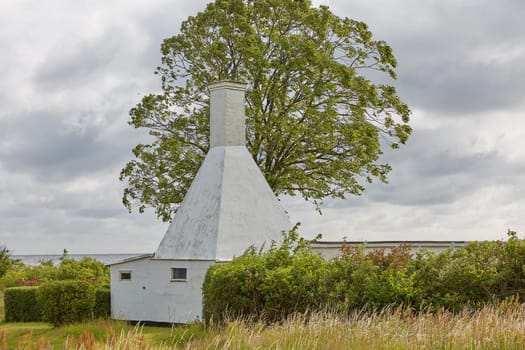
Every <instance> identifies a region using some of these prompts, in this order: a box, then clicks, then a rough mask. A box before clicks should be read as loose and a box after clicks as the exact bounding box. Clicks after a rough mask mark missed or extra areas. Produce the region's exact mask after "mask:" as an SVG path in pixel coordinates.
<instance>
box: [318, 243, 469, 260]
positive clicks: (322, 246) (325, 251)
mask: <svg viewBox="0 0 525 350" xmlns="http://www.w3.org/2000/svg"><path fill="white" fill-rule="evenodd" d="M401 243H406V244H408V245H409V246H410V251H411V252H412V254H415V253H416V252H417V251H421V250H427V251H429V252H433V253H440V252H442V251H444V250H447V249H449V248H453V249H455V248H460V247H463V246H464V245H465V244H467V243H469V242H463V241H442V242H440V241H435V242H429V241H426V242H425V241H419V242H418V241H410V242H408V241H407V242H401V241H400V242H316V243H312V244H311V246H312V250H313V251H314V252H316V253H318V254H319V255H321V256H322V257H323V258H325V259H333V258H335V257H338V256H340V255H341V249H342V246H343V244H346V245H352V246H357V247H361V246H363V245H364V246H365V253H368V252H370V251H372V250H374V249H385V252H389V251H390V249H391V248H393V247H397V246H399V245H400V244H401Z"/></svg>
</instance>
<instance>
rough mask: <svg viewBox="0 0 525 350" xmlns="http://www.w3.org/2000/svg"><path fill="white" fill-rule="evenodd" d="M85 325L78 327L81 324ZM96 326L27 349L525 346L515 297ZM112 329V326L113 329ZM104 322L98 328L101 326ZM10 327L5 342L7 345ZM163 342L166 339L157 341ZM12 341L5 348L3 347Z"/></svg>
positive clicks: (522, 312)
mask: <svg viewBox="0 0 525 350" xmlns="http://www.w3.org/2000/svg"><path fill="white" fill-rule="evenodd" d="M78 327H81V325H77V326H75V329H77V328H78ZM93 327H95V326H91V328H89V327H87V328H89V330H85V331H84V332H82V333H80V334H78V333H77V334H76V335H69V336H68V337H67V338H66V339H65V340H62V342H61V343H57V342H55V343H50V342H49V340H47V339H46V338H45V337H40V338H36V337H33V336H32V335H31V333H29V334H27V335H26V336H25V338H24V339H21V340H20V342H19V343H18V348H19V349H39V350H41V349H50V348H51V347H53V348H55V349H66V350H70V349H79V350H80V349H86V350H99V349H104V350H105V349H117V350H124V349H126V350H149V349H160V350H165V349H210V350H211V349H283V350H284V349H335V350H337V349H378V350H381V349H389V350H390V349H394V350H395V349H523V347H524V345H523V344H525V309H524V307H523V305H521V304H519V303H515V302H510V303H502V304H500V305H499V306H486V307H484V308H482V309H480V310H469V309H465V310H463V311H462V312H459V313H451V312H448V311H445V310H443V309H440V310H438V311H437V312H435V313H430V312H418V313H415V312H413V310H411V309H409V308H404V307H397V308H393V307H392V308H386V309H384V310H382V311H380V312H370V311H368V310H359V311H356V312H354V313H352V314H351V315H348V316H345V317H343V316H340V315H334V314H333V313H329V312H324V313H315V314H308V315H301V314H297V315H294V316H293V317H290V318H288V319H287V320H286V321H284V322H281V323H277V324H272V325H266V324H264V323H262V322H254V321H253V320H252V321H247V320H242V319H237V320H232V321H230V322H228V323H226V324H225V325H224V327H222V328H210V329H208V330H207V331H206V332H203V328H202V327H201V326H195V325H190V326H185V327H175V328H173V329H172V330H169V331H166V334H167V335H168V338H167V339H166V338H163V340H162V341H160V342H158V341H157V342H154V341H152V339H151V335H152V333H154V332H155V331H156V330H155V329H153V328H147V327H134V328H129V327H128V328H122V327H121V328H120V329H116V328H115V327H113V326H112V325H111V323H107V324H106V325H105V326H104V325H102V327H106V330H108V329H109V330H108V332H107V333H106V334H107V335H106V337H105V338H104V339H101V337H100V335H97V336H95V335H94V334H95V333H96V330H94V329H93ZM108 327H109V328H108ZM95 328H96V327H95ZM5 337H6V336H5V333H4V334H3V336H2V338H3V339H2V344H6V343H7V341H6V340H5ZM157 340H158V339H157ZM3 349H5V345H3V346H2V350H3Z"/></svg>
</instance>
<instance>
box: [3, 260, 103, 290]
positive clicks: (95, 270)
mask: <svg viewBox="0 0 525 350" xmlns="http://www.w3.org/2000/svg"><path fill="white" fill-rule="evenodd" d="M15 262H16V261H15ZM66 280H79V281H86V282H90V283H91V284H95V285H97V286H100V287H103V286H108V285H109V268H108V267H106V266H104V264H103V263H102V262H100V261H98V260H95V259H91V258H87V257H86V258H82V259H81V260H74V259H71V258H67V257H64V258H62V259H61V260H60V263H59V264H58V265H55V264H54V263H53V261H52V260H42V261H40V264H38V265H24V264H21V263H19V262H16V263H15V264H13V265H12V266H11V268H10V269H9V270H8V271H7V273H6V274H5V276H3V277H1V278H0V289H5V288H8V287H19V286H28V285H32V286H33V285H40V284H42V283H46V282H51V281H66Z"/></svg>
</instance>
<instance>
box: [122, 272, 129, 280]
mask: <svg viewBox="0 0 525 350" xmlns="http://www.w3.org/2000/svg"><path fill="white" fill-rule="evenodd" d="M120 280H121V281H131V272H130V271H125V272H124V271H122V272H121V273H120Z"/></svg>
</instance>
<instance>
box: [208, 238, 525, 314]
mask: <svg viewBox="0 0 525 350" xmlns="http://www.w3.org/2000/svg"><path fill="white" fill-rule="evenodd" d="M203 296H204V301H205V302H204V315H205V317H206V318H205V319H206V320H212V321H219V322H221V321H223V320H224V319H225V318H226V317H237V316H243V317H246V316H248V317H255V318H260V319H263V320H266V321H280V320H283V319H286V317H288V316H289V315H290V314H293V313H295V312H300V313H305V312H307V311H315V310H324V309H325V308H329V309H330V310H333V311H336V312H341V313H343V314H350V313H351V312H352V311H354V310H356V309H358V310H361V309H363V308H367V309H371V310H381V309H383V308H385V307H392V306H396V305H398V306H401V305H403V306H406V307H411V308H414V309H418V310H434V311H436V310H438V309H440V308H445V309H448V310H450V311H460V310H462V309H464V308H465V307H466V306H468V307H471V308H480V307H482V306H483V305H486V304H493V303H498V302H499V301H503V300H507V299H509V298H510V299H512V298H514V299H516V298H517V300H521V301H525V240H523V239H519V238H518V237H517V235H516V234H515V233H513V232H511V233H510V234H509V239H508V241H507V242H502V241H493V242H487V241H484V242H471V243H469V244H467V245H466V246H465V247H462V248H458V249H449V250H447V251H444V252H442V253H440V254H435V253H430V252H426V251H423V252H418V253H416V254H415V256H412V255H411V253H410V247H409V246H400V247H398V248H394V249H392V250H391V251H389V252H388V253H386V252H385V251H384V250H374V251H371V252H369V253H365V251H364V248H363V247H354V246H350V245H348V246H345V247H343V252H342V255H341V256H340V257H339V258H337V259H333V260H331V261H325V260H323V259H321V258H320V257H319V256H317V255H316V254H314V253H313V252H312V251H311V250H310V248H309V246H308V244H307V243H306V242H304V241H301V240H300V239H298V237H297V233H296V232H295V231H294V232H292V233H291V234H290V235H289V236H288V237H287V238H286V239H285V241H284V243H283V245H282V246H280V247H276V246H272V247H271V249H270V250H269V251H267V252H257V251H256V250H255V249H254V248H251V249H249V250H248V251H247V252H246V253H245V254H244V255H243V256H241V257H239V258H236V259H234V260H233V261H232V263H231V264H224V265H217V266H214V267H212V268H210V270H209V271H208V274H207V275H206V279H205V281H204V285H203Z"/></svg>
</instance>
